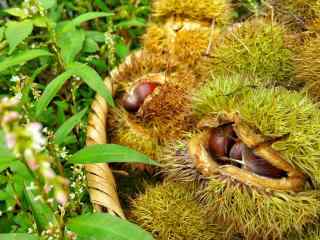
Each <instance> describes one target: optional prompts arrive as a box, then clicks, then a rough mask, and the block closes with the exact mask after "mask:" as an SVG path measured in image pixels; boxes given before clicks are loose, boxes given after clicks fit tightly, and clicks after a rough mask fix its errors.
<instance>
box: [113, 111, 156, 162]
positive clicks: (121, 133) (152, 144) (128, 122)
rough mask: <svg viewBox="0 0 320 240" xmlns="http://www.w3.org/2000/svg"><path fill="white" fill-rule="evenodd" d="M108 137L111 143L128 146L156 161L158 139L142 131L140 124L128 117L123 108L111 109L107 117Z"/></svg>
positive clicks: (146, 131)
mask: <svg viewBox="0 0 320 240" xmlns="http://www.w3.org/2000/svg"><path fill="white" fill-rule="evenodd" d="M109 126H110V128H109V132H110V134H109V136H110V139H111V141H112V143H116V144H120V145H124V146H128V147H130V148H132V149H135V150H137V151H139V152H142V153H144V154H146V155H148V156H149V157H150V158H152V159H157V156H158V152H159V149H160V146H159V141H158V138H157V136H156V135H155V134H153V132H152V131H148V129H144V128H143V127H142V125H141V122H140V121H138V120H136V119H134V118H132V117H130V116H129V114H128V113H127V112H126V111H125V110H124V109H123V108H115V109H112V112H111V114H110V116H109Z"/></svg>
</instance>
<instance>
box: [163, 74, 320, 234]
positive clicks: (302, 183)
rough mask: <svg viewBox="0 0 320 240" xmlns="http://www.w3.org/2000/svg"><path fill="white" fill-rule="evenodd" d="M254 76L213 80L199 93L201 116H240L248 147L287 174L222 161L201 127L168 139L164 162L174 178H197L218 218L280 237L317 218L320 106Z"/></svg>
mask: <svg viewBox="0 0 320 240" xmlns="http://www.w3.org/2000/svg"><path fill="white" fill-rule="evenodd" d="M256 82H259V80H257V81H253V80H248V79H246V78H245V77H243V76H241V75H235V76H233V77H217V78H214V79H212V81H211V82H210V83H209V84H208V85H206V86H204V87H203V88H202V89H201V90H200V91H199V92H198V93H197V95H196V96H195V98H194V110H195V112H196V113H197V116H198V118H199V119H203V118H205V121H201V122H200V123H201V124H199V126H200V125H202V127H203V126H207V127H208V126H210V127H212V126H219V124H218V125H215V124H217V123H219V122H220V121H217V119H222V120H223V121H222V122H220V124H226V123H227V122H226V120H227V121H230V120H231V118H230V117H227V118H225V116H240V122H237V121H238V120H236V119H237V118H236V119H233V121H232V122H233V125H234V129H235V131H236V133H237V136H238V137H240V139H241V140H242V141H244V142H245V144H246V145H247V146H249V147H250V148H253V149H255V150H257V148H261V149H263V151H260V153H261V152H264V154H263V156H264V157H265V158H264V159H267V160H268V161H269V162H271V163H273V164H275V166H277V167H278V166H279V167H281V169H286V172H287V173H288V176H287V177H283V178H281V179H272V178H271V179H270V178H266V177H259V176H257V175H256V174H251V173H248V172H247V171H245V170H241V169H239V168H237V167H235V166H231V165H221V166H220V165H218V164H217V163H216V162H215V161H213V159H212V157H210V155H209V153H208V150H207V146H206V142H207V140H204V141H203V138H202V136H205V135H203V134H205V130H202V129H199V130H197V131H195V132H193V133H190V134H188V135H187V136H186V138H185V139H184V140H181V141H178V142H173V143H171V144H169V145H168V147H167V148H166V150H165V151H164V153H163V156H164V157H163V158H161V161H162V162H163V164H164V166H165V168H164V169H165V170H164V171H165V172H166V174H167V175H168V177H169V178H171V179H174V180H178V181H184V182H197V183H199V186H200V188H199V189H198V197H199V199H200V200H201V201H202V202H203V203H204V204H205V205H206V209H207V211H208V215H209V216H211V220H212V221H213V222H215V223H219V224H226V225H228V226H229V227H230V229H232V230H231V232H236V233H241V234H242V235H243V236H244V237H245V238H247V239H257V238H259V239H278V238H279V239H281V238H283V237H285V236H286V235H287V234H288V233H290V232H292V231H295V232H299V233H301V232H302V231H303V227H304V226H308V225H309V224H313V223H315V222H316V221H317V219H318V218H319V213H320V212H319V210H320V202H319V200H320V198H319V197H320V191H319V183H320V182H319V180H320V178H319V177H320V176H319V170H320V161H319V159H318V156H319V153H320V141H319V139H318V136H319V117H320V112H319V110H318V108H317V106H316V105H314V104H313V103H312V102H311V101H310V100H309V99H308V98H306V97H305V96H303V95H302V94H300V93H295V92H290V91H288V90H285V89H282V88H275V89H264V88H261V87H260V88H257V85H256ZM243 121H244V122H243ZM204 123H205V124H204ZM243 123H245V127H244V128H242V127H241V126H242V125H243ZM248 127H249V129H248ZM256 128H258V129H259V131H257V130H255V129H256ZM251 130H253V132H252V131H251ZM257 133H258V134H257ZM288 133H289V135H288ZM199 136H200V137H199ZM279 136H286V137H279ZM195 139H196V141H195ZM204 139H206V138H205V137H204ZM268 139H269V140H268ZM273 139H277V141H273ZM255 146H256V147H257V148H256V147H255ZM195 153H196V154H195ZM257 153H259V151H258V152H257ZM261 156H262V155H261ZM276 158H280V159H278V160H279V162H277V160H276ZM298 179H300V180H298ZM306 180H308V181H309V183H308V181H306ZM296 181H298V182H296ZM310 182H312V183H311V184H310ZM296 184H297V185H296Z"/></svg>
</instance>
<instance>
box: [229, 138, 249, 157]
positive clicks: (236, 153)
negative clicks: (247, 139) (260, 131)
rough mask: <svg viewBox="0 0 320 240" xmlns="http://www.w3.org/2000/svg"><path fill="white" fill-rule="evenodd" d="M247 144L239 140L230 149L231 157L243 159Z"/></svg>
mask: <svg viewBox="0 0 320 240" xmlns="http://www.w3.org/2000/svg"><path fill="white" fill-rule="evenodd" d="M245 147H246V145H245V144H244V143H243V142H240V141H237V142H236V143H235V144H233V146H232V147H231V149H230V152H229V157H230V158H232V159H237V160H242V154H243V151H244V150H245Z"/></svg>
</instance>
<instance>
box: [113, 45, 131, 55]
mask: <svg viewBox="0 0 320 240" xmlns="http://www.w3.org/2000/svg"><path fill="white" fill-rule="evenodd" d="M128 53H129V48H128V46H127V45H125V44H124V43H118V44H116V54H117V55H118V56H119V57H120V58H121V59H124V58H125V57H126V56H127V55H128Z"/></svg>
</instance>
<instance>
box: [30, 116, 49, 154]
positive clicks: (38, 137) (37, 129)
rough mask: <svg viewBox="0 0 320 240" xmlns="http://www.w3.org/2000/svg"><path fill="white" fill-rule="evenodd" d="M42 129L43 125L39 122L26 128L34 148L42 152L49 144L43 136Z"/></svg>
mask: <svg viewBox="0 0 320 240" xmlns="http://www.w3.org/2000/svg"><path fill="white" fill-rule="evenodd" d="M41 129H42V125H41V124H40V123H37V122H32V123H29V124H28V125H27V126H26V130H27V131H28V133H29V134H30V137H31V138H32V148H33V149H34V150H36V151H41V150H42V149H43V147H44V145H45V144H46V143H47V140H46V138H45V137H44V136H43V135H42V132H41Z"/></svg>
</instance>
